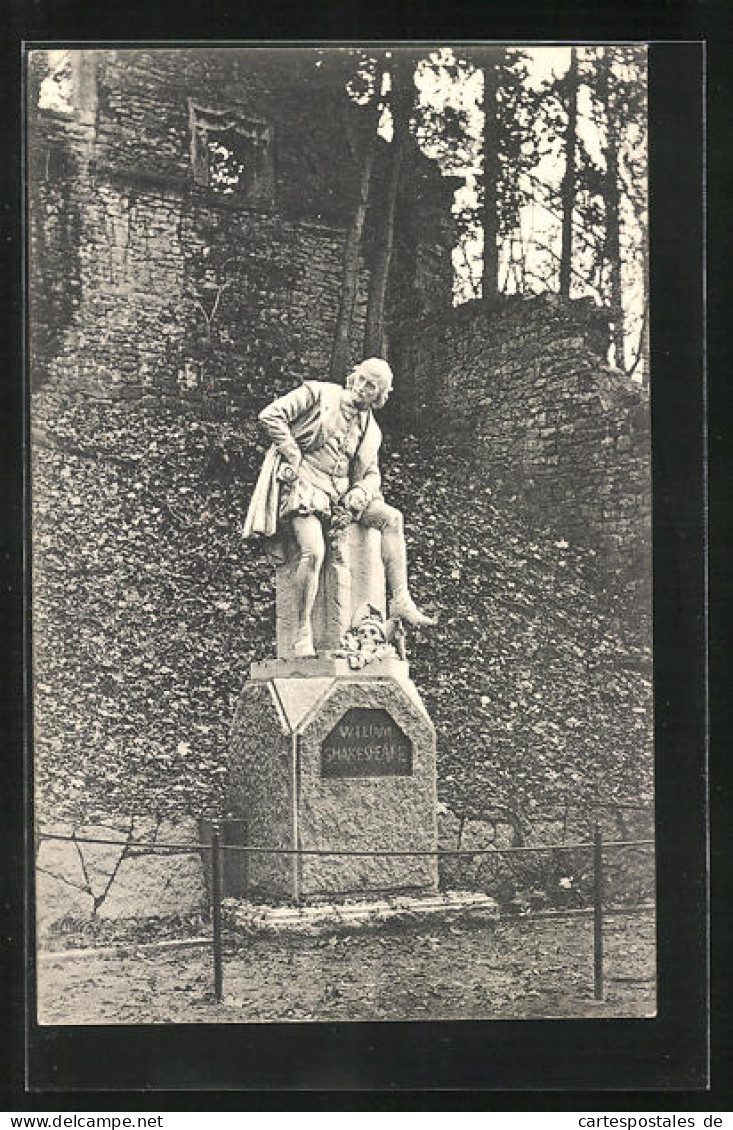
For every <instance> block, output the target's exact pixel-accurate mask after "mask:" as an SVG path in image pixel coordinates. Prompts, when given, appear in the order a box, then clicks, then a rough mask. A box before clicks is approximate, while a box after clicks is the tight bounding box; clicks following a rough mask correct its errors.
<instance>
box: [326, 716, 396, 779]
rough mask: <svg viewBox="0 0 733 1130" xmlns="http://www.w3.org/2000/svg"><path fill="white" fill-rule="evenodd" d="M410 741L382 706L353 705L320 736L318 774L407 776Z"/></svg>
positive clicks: (338, 775) (337, 775) (328, 775)
mask: <svg viewBox="0 0 733 1130" xmlns="http://www.w3.org/2000/svg"><path fill="white" fill-rule="evenodd" d="M411 774H412V742H411V741H410V740H409V738H407V737H406V736H405V735H404V734H403V733H402V730H401V729H400V728H399V726H398V725H397V724H396V723H395V722H393V720H392V719H391V718H390V716H389V714H388V713H387V711H386V710H371V709H367V708H366V707H361V706H355V707H353V708H352V709H351V710H347V711H346V713H345V714H344V716H343V718H341V720H340V721H339V722H338V723H337V724H336V725H335V726H334V728H333V730H331V733H330V734H328V735H327V737H326V738H325V739H324V742H323V745H322V747H321V776H322V777H409V776H410V775H411Z"/></svg>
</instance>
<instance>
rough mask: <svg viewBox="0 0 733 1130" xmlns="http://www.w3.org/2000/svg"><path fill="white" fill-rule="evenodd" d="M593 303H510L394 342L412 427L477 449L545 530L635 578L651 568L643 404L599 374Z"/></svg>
mask: <svg viewBox="0 0 733 1130" xmlns="http://www.w3.org/2000/svg"><path fill="white" fill-rule="evenodd" d="M607 348H608V332H607V321H606V319H605V316H604V313H603V311H602V310H601V309H599V308H598V307H596V306H595V305H594V304H593V302H592V300H586V299H582V300H577V301H571V302H563V301H562V300H560V299H559V298H558V297H557V296H555V295H542V296H538V297H536V298H526V297H523V298H519V297H511V298H507V299H505V300H504V302H503V304H502V306H501V307H500V308H499V310H497V311H496V312H495V313H493V314H488V315H487V314H486V313H485V312H484V311H482V310H481V308H480V306H479V305H478V304H477V303H470V304H467V305H465V306H461V307H458V308H456V309H452V310H450V311H446V312H445V313H443V314H442V315H440V316H437V317H436V316H435V315H432V316H431V317H430V320H429V322H422V323H421V322H418V323H417V324H416V325H413V326H410V327H409V330H408V332H407V333H405V334H404V335H403V337H402V339H401V341H400V372H401V375H402V377H403V380H404V381H405V383H406V384H407V385H408V386H409V389H410V399H411V401H412V404H413V405H414V408H413V424H417V426H422V425H428V426H429V425H431V424H433V425H434V424H435V422H436V421H439V422H440V427H441V429H442V430H445V429H446V428H448V429H450V430H452V431H454V432H455V433H457V434H464V435H466V436H468V437H470V441H471V443H472V444H473V443H475V445H476V452H477V459H478V471H479V473H481V474H482V475H485V477H486V482H487V484H488V485H490V486H491V487H492V489H493V490H494V491H495V492H496V493H497V494H499V495H501V494H503V495H504V496H505V497H507V498H508V499H510V500H511V501H512V503H515V502H516V500H517V499H518V500H519V501H520V503H521V504H522V506H524V507H525V508H527V509H528V510H529V511H530V512H532V513H533V515H534V516H535V517H536V518H537V520H538V521H540V522H541V523H542V524H546V525H550V526H552V527H553V528H554V529H555V530H556V531H557V533H558V535H561V536H564V537H566V538H567V539H568V540H570V541H573V542H578V543H581V544H587V545H590V546H592V547H594V548H596V549H597V550H599V551H600V552H601V553H602V554H603V555H604V557H606V558H607V559H608V560H609V561H610V562H615V563H616V564H619V563H622V562H623V563H624V564H626V565H628V566H629V568H631V569H632V570H633V571H634V572H635V573H636V575H637V576H643V574H644V573H645V572H647V571H648V569H649V534H650V516H651V515H650V511H651V452H650V420H649V402H648V397H647V395H646V393H645V391H644V390H643V389H642V388H641V386H640V385H638V384H636V383H635V382H633V381H631V380H630V379H629V378H627V377H626V376H625V375H623V374H622V373H619V372H616V371H612V370H610V369H609V368H608V366H607V364H606V360H605V358H606V354H607Z"/></svg>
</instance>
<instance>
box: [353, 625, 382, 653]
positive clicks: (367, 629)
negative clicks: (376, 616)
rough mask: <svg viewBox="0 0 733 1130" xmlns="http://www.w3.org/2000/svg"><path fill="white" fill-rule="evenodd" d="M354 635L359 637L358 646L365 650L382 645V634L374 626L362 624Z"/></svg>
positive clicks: (379, 629)
mask: <svg viewBox="0 0 733 1130" xmlns="http://www.w3.org/2000/svg"><path fill="white" fill-rule="evenodd" d="M356 634H357V636H358V637H359V644H360V645H361V647H362V649H365V650H368V649H369V648H373V647H377V646H378V644H381V643H384V632H383V631H382V630H381V628H379V627H377V625H376V624H362V626H361V627H360V628H358V629H357V632H356Z"/></svg>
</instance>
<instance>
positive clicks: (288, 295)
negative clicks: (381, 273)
mask: <svg viewBox="0 0 733 1130" xmlns="http://www.w3.org/2000/svg"><path fill="white" fill-rule="evenodd" d="M32 220H33V221H34V222H33V224H32V243H31V273H32V282H33V287H32V303H31V329H32V351H33V353H32V356H33V361H34V370H35V372H34V374H33V375H34V377H36V378H43V377H47V378H51V379H52V380H55V381H58V382H61V383H62V384H64V385H65V386H66V387H67V388H76V389H78V390H80V391H85V392H88V393H91V394H93V395H96V396H100V397H105V398H110V397H116V396H117V397H127V398H130V397H132V398H140V397H141V396H142V395H143V394H145V393H151V394H155V393H156V392H157V393H158V394H160V393H166V392H168V393H172V392H175V391H177V387H178V385H179V383H180V381H181V373H182V371H183V369H184V367H185V366H186V363H187V362H190V361H191V360H193V362H194V374H193V380H194V382H195V383H196V384H201V385H203V386H204V388H205V387H206V386H207V384H209V383H211V381H212V379H213V382H214V383H215V384H216V385H222V384H224V385H225V386H226V387H227V388H228V389H229V390H231V392H232V393H233V395H235V397H236V395H237V392H238V391H239V392H240V393H242V394H245V395H246V394H249V395H254V396H255V397H256V396H257V389H258V385H259V386H264V388H265V389H266V390H267V392H269V391H270V389H269V388H268V385H275V384H276V382H277V381H279V382H280V384H281V386H282V388H281V391H282V390H284V388H285V386H286V385H287V384H289V383H292V381H293V380H297V379H298V377H313V376H317V377H319V378H321V379H322V377H323V374H324V372H327V371H328V363H329V358H330V352H331V343H332V339H333V329H334V326H335V322H336V317H337V314H338V302H339V292H340V283H341V253H342V239H343V236H342V233H341V232H339V231H337V230H334V229H331V228H327V227H325V226H323V225H318V224H312V223H305V222H300V221H284V220H282V219H281V218H275V217H274V216H272V215H269V214H265V213H263V212H258V211H256V210H246V209H244V210H241V211H233V210H232V209H231V207H230V206H229V207H228V206H227V204H226V202H223V203H221V202H217V201H216V200H214V199H208V200H200V199H197V198H196V196H195V194H192V193H190V192H181V191H180V190H179V189H178V188H177V187H175V186H174V185H173V184H168V185H166V184H165V183H161V184H159V185H157V186H151V185H141V184H136V183H134V182H132V181H131V180H129V179H127V178H125V177H121V176H117V175H112V174H108V173H104V172H101V171H100V172H97V173H96V174H95V173H93V172H89V171H87V172H86V173H85V174H79V175H77V176H76V177H74V178H73V179H70V180H68V181H67V182H65V184H63V185H60V184H59V183H58V182H56V183H54V184H45V183H44V184H41V185H39V186H38V191H37V192H36V193H35V196H34V200H33V203H32ZM224 272H226V279H225V278H224ZM217 273H218V277H217ZM226 280H229V283H228V287H227V289H226V290H225V291H224V292H223V293H222V298H221V300H220V304H219V307H218V309H217V314H216V315H215V318H214V319H212V323H211V335H212V337H213V343H214V345H215V348H213V349H209V350H207V327H206V321H205V316H204V311H205V312H206V313H208V314H210V313H211V310H212V306H213V302H214V301H215V298H216V293H217V292H216V289H215V288H216V286H217V283H218V282H221V281H226ZM362 283H363V286H362V292H361V294H360V296H359V301H358V303H357V307H356V317H355V325H354V335H353V340H354V341H355V342H357V341H359V340H360V339H361V336H362V333H363V322H364V314H365V303H366V297H365V294H366V276H365V275H364V276H363V279H362ZM64 287H66V289H64ZM356 359H357V354H356V349H354V350H353V351H352V357H351V360H352V361H354V362H355V361H356ZM283 374H288V375H287V376H285V375H283ZM272 391H275V388H273V389H272ZM266 394H267V393H265V396H264V398H265V399H266ZM260 398H263V394H262V393H260Z"/></svg>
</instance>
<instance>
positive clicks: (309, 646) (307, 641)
mask: <svg viewBox="0 0 733 1130" xmlns="http://www.w3.org/2000/svg"><path fill="white" fill-rule="evenodd" d="M292 651H293V657H294V658H295V659H310V658H312V657H313V656H314V655H315V654H316V653H315V649H314V647H313V639H312V637H311V636H303V637H302V638H301V639H299V640H296V641H295V643H294V644H293V648H292Z"/></svg>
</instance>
